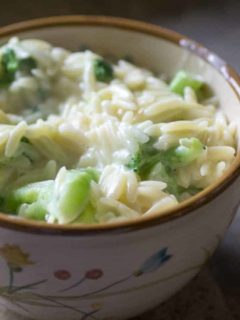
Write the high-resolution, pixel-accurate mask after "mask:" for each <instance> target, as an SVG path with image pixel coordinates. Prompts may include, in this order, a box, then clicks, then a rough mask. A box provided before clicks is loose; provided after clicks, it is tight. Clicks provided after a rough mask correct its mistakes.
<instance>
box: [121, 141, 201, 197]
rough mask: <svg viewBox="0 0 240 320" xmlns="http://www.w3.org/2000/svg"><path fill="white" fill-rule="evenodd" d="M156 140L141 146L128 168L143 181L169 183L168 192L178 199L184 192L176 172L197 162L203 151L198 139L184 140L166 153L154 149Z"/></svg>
mask: <svg viewBox="0 0 240 320" xmlns="http://www.w3.org/2000/svg"><path fill="white" fill-rule="evenodd" d="M154 143H155V140H154V139H150V140H149V141H148V142H147V143H145V144H143V145H141V146H140V148H139V151H138V152H137V153H136V154H135V155H134V156H133V157H132V159H131V160H130V161H129V163H128V164H127V165H126V167H127V168H129V169H131V170H133V171H135V172H136V173H137V174H138V175H139V176H140V177H141V178H142V179H150V180H161V181H164V182H166V183H167V185H168V187H167V191H168V192H169V193H171V194H174V195H175V196H176V197H177V198H179V195H180V194H181V192H183V190H182V189H181V187H180V186H178V184H177V181H176V178H175V177H174V176H175V175H174V170H176V169H177V168H179V167H183V166H185V165H188V164H189V163H191V162H192V161H194V160H196V159H197V158H198V157H199V155H200V154H201V152H202V151H203V145H202V143H201V142H200V141H199V140H198V139H197V138H183V139H180V140H179V145H178V146H177V147H174V148H170V149H168V150H166V151H159V150H157V149H155V148H154Z"/></svg>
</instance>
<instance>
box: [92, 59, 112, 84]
mask: <svg viewBox="0 0 240 320" xmlns="http://www.w3.org/2000/svg"><path fill="white" fill-rule="evenodd" d="M94 74H95V77H96V79H97V80H98V81H102V82H110V81H111V80H112V79H113V77H114V75H113V68H112V66H111V64H110V63H108V62H107V61H105V60H103V59H96V60H95V61H94Z"/></svg>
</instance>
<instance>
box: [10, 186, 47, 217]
mask: <svg viewBox="0 0 240 320" xmlns="http://www.w3.org/2000/svg"><path fill="white" fill-rule="evenodd" d="M52 189H53V181H52V180H47V181H41V182H35V183H30V184H28V185H26V186H23V187H20V188H17V189H16V190H14V191H12V192H11V193H10V194H9V195H8V196H7V197H6V201H5V210H7V212H11V213H15V212H16V211H17V209H18V208H19V206H20V205H22V204H23V203H27V204H31V203H34V202H36V201H38V200H39V199H41V200H44V201H45V200H47V199H48V197H49V196H50V193H51V191H52Z"/></svg>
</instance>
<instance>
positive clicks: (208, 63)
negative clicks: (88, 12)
mask: <svg viewBox="0 0 240 320" xmlns="http://www.w3.org/2000/svg"><path fill="white" fill-rule="evenodd" d="M15 35H17V36H18V37H20V38H41V39H44V40H47V41H50V42H51V43H53V44H54V45H58V46H63V47H67V48H69V49H72V50H79V48H80V47H81V46H82V45H85V46H87V47H89V48H91V49H92V50H95V51H97V52H99V53H103V54H108V55H109V54H110V55H114V56H117V57H119V58H120V57H123V56H125V55H130V56H132V57H133V58H134V61H135V62H136V64H140V65H142V66H145V67H146V68H149V69H152V70H155V71H158V72H162V73H164V74H166V75H168V76H171V75H173V74H174V73H175V72H176V71H177V70H178V69H180V68H184V69H186V70H188V71H191V72H193V73H196V74H201V75H202V76H203V77H204V79H206V81H207V83H209V84H210V85H211V87H212V89H213V91H214V93H215V94H216V96H217V97H218V98H219V101H220V107H221V108H222V109H223V110H224V112H225V113H226V114H227V116H228V118H229V119H230V120H234V121H236V120H238V122H239V120H240V87H239V84H240V81H239V78H238V76H237V75H236V73H235V72H234V71H233V70H232V69H231V68H230V67H229V66H228V65H227V64H226V63H225V62H224V61H223V60H221V59H220V58H219V57H218V56H216V55H215V54H214V53H212V52H210V51H208V50H207V49H206V48H204V47H202V46H201V45H199V44H197V43H196V42H194V41H192V40H189V39H188V38H186V37H184V36H181V35H179V34H176V33H174V32H172V31H169V30H166V29H162V28H160V27H156V26H152V25H148V24H145V23H141V22H136V21H129V20H124V19H116V18H106V17H90V16H89V17H83V16H72V17H56V18H46V19H40V20H35V21H29V22H24V23H20V24H15V25H12V26H9V27H4V28H2V29H1V30H0V39H1V41H2V42H4V41H6V39H8V38H9V37H11V36H15ZM239 171H240V157H239V156H237V158H236V160H235V162H234V163H233V164H232V166H231V168H230V169H229V170H228V172H226V174H225V175H224V176H223V177H222V178H220V179H219V180H218V181H217V182H216V183H215V184H213V185H211V186H210V187H209V188H207V189H206V190H204V191H203V192H201V193H200V194H198V195H197V196H194V197H193V198H191V199H190V200H188V201H186V202H184V203H182V204H180V205H179V206H177V207H176V208H174V209H173V210H170V211H169V210H168V211H166V212H164V213H162V214H161V215H160V214H159V215H157V216H155V217H147V218H142V219H141V220H138V221H131V222H126V223H119V224H111V225H100V226H96V227H93V226H92V227H89V226H58V225H47V224H44V223H37V222H31V221H23V220H20V219H17V218H15V217H11V216H6V215H4V214H0V299H1V304H4V305H5V306H6V307H7V308H8V309H10V310H13V311H15V312H17V313H20V314H23V315H25V316H26V317H29V318H33V319H41V320H42V319H52V320H54V319H58V320H66V319H68V320H73V319H76V320H83V319H85V320H86V319H88V320H91V319H93V320H100V319H101V320H110V319H111V320H116V319H126V318H130V317H133V316H136V315H138V314H141V313H143V312H144V311H146V310H148V309H151V308H154V307H155V306H157V305H158V304H159V303H161V302H162V301H164V300H166V299H168V298H169V297H170V296H171V295H173V294H174V293H176V292H177V291H178V290H180V289H181V288H182V287H183V286H184V285H185V284H186V283H187V282H188V281H190V280H191V279H192V278H193V277H194V276H195V275H196V274H197V272H198V271H199V270H200V268H201V267H202V265H203V264H204V263H205V262H206V261H207V259H208V258H209V257H210V256H211V254H212V253H213V251H214V250H215V248H216V247H217V245H218V243H219V241H220V240H221V238H222V236H223V235H224V232H225V231H226V229H227V227H228V226H229V224H230V222H231V220H232V218H233V216H234V213H235V212H236V208H237V207H238V203H239V199H240V197H239V189H240V176H239Z"/></svg>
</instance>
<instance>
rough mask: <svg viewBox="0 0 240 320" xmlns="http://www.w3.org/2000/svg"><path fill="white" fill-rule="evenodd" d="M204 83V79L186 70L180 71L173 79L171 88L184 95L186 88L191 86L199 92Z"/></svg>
mask: <svg viewBox="0 0 240 320" xmlns="http://www.w3.org/2000/svg"><path fill="white" fill-rule="evenodd" d="M203 85H204V82H203V80H201V79H199V78H196V77H194V76H193V75H191V74H189V73H186V72H185V71H179V72H177V74H176V75H175V77H174V78H173V80H172V81H171V83H170V89H171V91H172V92H175V93H177V94H180V95H183V94H184V88H185V87H191V88H192V89H193V90H194V91H195V93H196V94H197V93H198V92H199V90H200V89H201V87H202V86H203Z"/></svg>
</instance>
